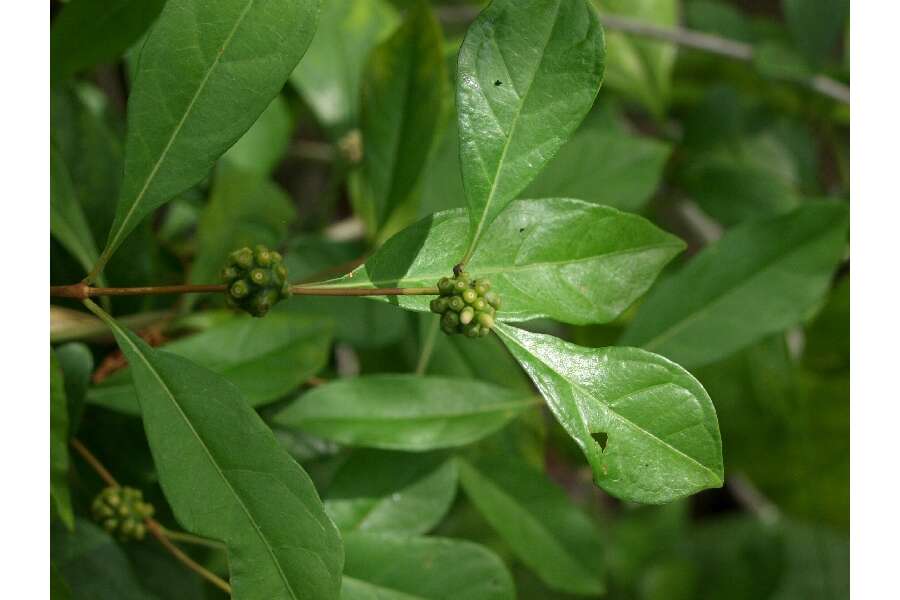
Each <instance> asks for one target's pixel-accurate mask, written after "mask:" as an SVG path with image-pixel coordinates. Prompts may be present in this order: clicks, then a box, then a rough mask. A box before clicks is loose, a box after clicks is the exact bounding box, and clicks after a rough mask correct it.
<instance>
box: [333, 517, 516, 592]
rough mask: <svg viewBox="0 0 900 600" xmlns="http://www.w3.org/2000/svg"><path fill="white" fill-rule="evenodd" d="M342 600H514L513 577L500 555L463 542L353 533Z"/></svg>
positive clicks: (349, 538)
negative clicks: (457, 599) (459, 599)
mask: <svg viewBox="0 0 900 600" xmlns="http://www.w3.org/2000/svg"><path fill="white" fill-rule="evenodd" d="M344 545H345V547H346V550H347V564H346V566H345V568H344V584H343V588H342V590H341V598H342V599H343V600H432V599H433V600H443V599H445V598H465V599H466V600H512V598H515V588H514V586H513V581H512V577H510V575H509V572H508V571H507V570H506V567H505V566H504V565H503V562H502V561H501V560H500V559H499V558H497V556H496V555H495V554H493V553H492V552H490V551H488V550H487V549H486V548H484V547H482V546H479V545H477V544H473V543H471V542H464V541H460V540H450V539H443V538H433V537H408V536H404V535H397V534H387V533H377V534H376V533H362V532H360V533H349V534H347V535H346V536H345V537H344Z"/></svg>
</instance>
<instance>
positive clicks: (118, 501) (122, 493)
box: [91, 486, 153, 540]
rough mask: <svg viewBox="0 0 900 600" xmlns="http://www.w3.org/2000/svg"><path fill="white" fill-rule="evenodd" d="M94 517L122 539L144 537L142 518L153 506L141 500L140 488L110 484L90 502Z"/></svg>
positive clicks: (149, 514) (149, 512)
mask: <svg viewBox="0 0 900 600" xmlns="http://www.w3.org/2000/svg"><path fill="white" fill-rule="evenodd" d="M91 514H92V515H93V517H94V519H95V520H96V521H97V522H98V523H100V525H101V526H102V527H103V528H104V529H105V530H106V531H108V532H109V533H111V534H115V535H117V537H119V538H120V539H122V540H128V539H135V540H139V539H142V538H143V537H144V534H145V533H146V527H145V526H144V519H145V518H147V517H149V516H151V515H152V514H153V506H152V505H150V504H149V503H147V502H144V500H143V494H142V493H141V491H140V490H138V489H135V488H129V487H117V486H110V487H107V488H105V489H103V491H101V492H100V493H99V494H97V496H96V497H95V498H94V501H93V502H92V503H91Z"/></svg>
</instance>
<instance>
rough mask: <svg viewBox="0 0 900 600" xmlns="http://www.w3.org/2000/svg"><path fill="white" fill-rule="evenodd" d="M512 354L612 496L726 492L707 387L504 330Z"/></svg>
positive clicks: (637, 358) (638, 362)
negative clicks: (713, 489) (722, 489)
mask: <svg viewBox="0 0 900 600" xmlns="http://www.w3.org/2000/svg"><path fill="white" fill-rule="evenodd" d="M496 331H497V332H498V333H499V334H500V335H501V337H502V339H503V341H504V342H505V343H506V346H507V348H509V350H510V352H512V353H513V355H514V356H515V357H516V359H517V360H518V361H519V363H521V365H522V367H523V368H524V369H525V371H527V372H528V375H529V376H530V377H531V379H532V380H533V381H534V383H535V385H537V387H538V389H539V390H540V391H541V393H542V394H543V396H544V398H545V399H546V400H547V404H548V406H549V407H550V410H552V411H553V414H554V415H556V418H557V420H559V422H560V424H561V425H562V426H563V428H565V430H566V431H567V432H568V434H569V435H570V436H572V438H573V439H574V440H575V442H576V443H577V444H578V446H579V447H580V448H581V451H582V452H584V455H585V456H586V457H587V459H588V462H589V463H590V465H591V469H592V470H593V472H594V481H595V482H596V483H597V485H599V486H600V487H602V488H603V489H605V490H606V491H608V492H609V493H611V494H613V495H615V496H618V497H620V498H623V499H626V500H634V501H636V502H645V503H661V502H669V501H671V500H674V499H676V498H680V497H682V496H686V495H688V494H692V493H694V492H697V491H699V490H702V489H705V488H708V487H718V486H720V485H722V481H723V474H722V442H721V438H720V436H719V426H718V423H717V421H716V411H715V408H714V407H713V404H712V402H711V401H710V399H709V396H708V395H707V393H706V391H705V390H704V389H703V386H701V385H700V383H698V382H697V380H696V379H694V378H693V377H692V376H691V375H690V373H688V372H687V371H685V370H684V369H682V368H681V367H679V366H678V365H676V364H674V363H672V362H670V361H669V360H667V359H665V358H663V357H661V356H657V355H655V354H651V353H650V352H646V351H644V350H639V349H637V348H582V347H580V346H576V345H574V344H570V343H568V342H564V341H562V340H558V339H556V338H553V337H551V336H548V335H543V334H538V333H530V332H527V331H524V330H521V329H517V328H514V327H509V326H506V325H502V324H501V325H498V327H497V329H496Z"/></svg>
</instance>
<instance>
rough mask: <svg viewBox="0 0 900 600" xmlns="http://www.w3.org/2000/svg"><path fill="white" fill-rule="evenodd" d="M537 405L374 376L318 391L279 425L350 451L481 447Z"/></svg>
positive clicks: (466, 386)
mask: <svg viewBox="0 0 900 600" xmlns="http://www.w3.org/2000/svg"><path fill="white" fill-rule="evenodd" d="M533 406H535V399H534V397H533V396H530V395H529V394H527V393H522V392H515V391H512V390H507V389H503V388H501V387H497V386H494V385H490V384H486V383H480V382H476V381H469V380H465V379H445V378H443V377H421V376H416V375H373V376H367V377H357V378H355V379H341V380H338V381H333V382H331V383H328V384H326V385H322V386H319V387H317V388H315V389H314V390H312V391H310V392H307V393H306V394H304V395H302V396H300V397H299V398H297V399H296V400H294V401H293V402H292V403H291V404H290V405H288V406H286V407H284V408H283V409H282V410H280V411H279V412H278V413H276V415H275V417H274V421H275V423H277V424H278V425H281V426H283V427H290V428H296V429H300V430H301V431H306V432H308V433H312V434H314V435H317V436H319V437H323V438H326V439H329V440H334V441H336V442H340V443H342V444H347V445H349V446H364V447H370V448H383V449H389V450H406V451H424V450H433V449H437V448H451V447H454V446H463V445H465V444H469V443H472V442H475V441H478V440H479V439H481V438H483V437H485V436H487V435H489V434H491V433H493V432H495V431H497V430H498V429H500V428H501V427H503V426H504V425H506V424H507V423H508V422H509V421H510V420H511V419H512V418H513V417H515V416H516V415H517V414H519V413H521V412H522V411H524V410H526V409H528V408H529V407H533Z"/></svg>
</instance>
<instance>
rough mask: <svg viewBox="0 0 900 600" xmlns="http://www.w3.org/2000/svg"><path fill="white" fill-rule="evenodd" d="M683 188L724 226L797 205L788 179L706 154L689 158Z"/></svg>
mask: <svg viewBox="0 0 900 600" xmlns="http://www.w3.org/2000/svg"><path fill="white" fill-rule="evenodd" d="M683 184H684V188H685V191H687V192H688V194H690V196H691V198H692V199H693V200H695V201H696V202H697V204H699V205H700V208H702V209H703V211H704V212H706V213H707V214H708V215H709V216H711V217H713V218H714V219H716V220H717V221H718V222H719V223H721V224H722V225H725V226H732V225H737V224H739V223H742V222H743V221H747V220H749V219H752V218H756V217H761V216H768V215H773V214H780V213H785V212H788V211H790V210H791V209H793V208H796V207H797V205H798V204H799V201H798V198H797V195H796V194H795V193H794V190H793V189H791V187H790V185H789V184H788V182H786V181H785V180H784V179H782V178H780V177H777V176H775V175H774V174H773V173H771V172H770V171H769V170H767V169H764V168H761V167H759V166H757V165H755V164H752V163H750V162H749V161H746V160H740V159H734V158H730V157H719V156H706V157H703V158H698V159H697V160H694V161H692V162H691V164H690V166H689V167H688V168H687V169H686V171H685V174H684V181H683Z"/></svg>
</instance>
